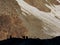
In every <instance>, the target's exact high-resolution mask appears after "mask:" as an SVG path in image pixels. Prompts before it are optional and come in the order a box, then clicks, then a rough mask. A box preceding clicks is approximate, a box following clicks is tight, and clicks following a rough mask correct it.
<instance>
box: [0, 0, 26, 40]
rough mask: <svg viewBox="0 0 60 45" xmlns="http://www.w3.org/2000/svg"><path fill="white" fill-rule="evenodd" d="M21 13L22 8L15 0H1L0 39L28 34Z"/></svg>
mask: <svg viewBox="0 0 60 45" xmlns="http://www.w3.org/2000/svg"><path fill="white" fill-rule="evenodd" d="M18 10H19V11H20V12H19V13H18ZM20 15H21V9H20V6H19V5H18V3H17V2H16V1H15V0H0V40H4V39H7V38H10V37H15V38H22V36H26V33H27V29H26V27H25V26H24V25H23V21H22V20H21V19H20Z"/></svg>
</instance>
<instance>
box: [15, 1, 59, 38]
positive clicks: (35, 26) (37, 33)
mask: <svg viewBox="0 0 60 45" xmlns="http://www.w3.org/2000/svg"><path fill="white" fill-rule="evenodd" d="M16 1H17V2H18V4H19V6H20V7H21V10H22V15H20V16H21V18H22V20H23V21H24V23H25V26H26V27H27V28H28V29H29V32H28V36H29V37H39V38H50V37H55V36H60V0H16Z"/></svg>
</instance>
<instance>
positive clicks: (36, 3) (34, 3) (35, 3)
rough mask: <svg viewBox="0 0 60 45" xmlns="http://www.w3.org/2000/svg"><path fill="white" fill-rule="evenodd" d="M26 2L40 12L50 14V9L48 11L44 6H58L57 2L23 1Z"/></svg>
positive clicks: (43, 0)
mask: <svg viewBox="0 0 60 45" xmlns="http://www.w3.org/2000/svg"><path fill="white" fill-rule="evenodd" d="M24 1H26V2H27V3H28V4H30V5H32V6H34V7H36V8H38V9H39V10H40V11H44V12H50V11H51V9H49V8H48V7H47V6H45V4H48V5H50V4H52V5H53V4H55V5H60V3H58V2H57V0H47V1H48V2H47V1H46V0H24Z"/></svg>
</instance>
